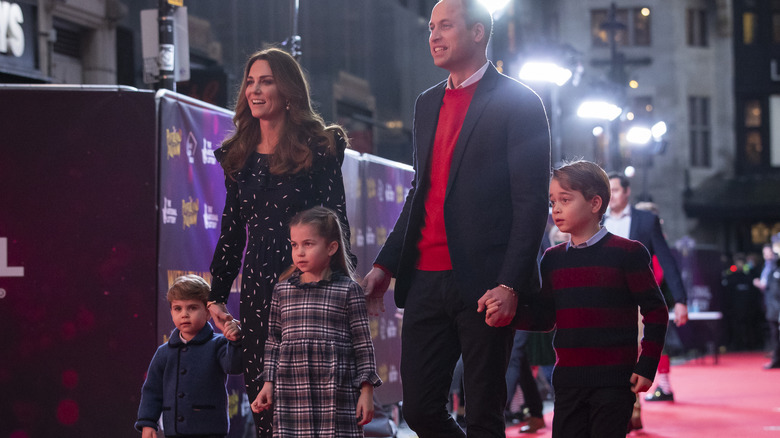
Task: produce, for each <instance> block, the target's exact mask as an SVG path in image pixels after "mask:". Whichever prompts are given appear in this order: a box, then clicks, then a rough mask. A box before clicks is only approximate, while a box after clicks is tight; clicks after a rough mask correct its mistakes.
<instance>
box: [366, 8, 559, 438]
mask: <svg viewBox="0 0 780 438" xmlns="http://www.w3.org/2000/svg"><path fill="white" fill-rule="evenodd" d="M492 24H493V23H492V17H491V15H490V12H489V11H488V10H487V8H486V7H485V6H484V5H483V4H482V2H480V1H479V0H442V1H439V2H438V3H436V5H435V6H434V7H433V10H432V12H431V19H430V22H429V29H430V36H429V40H428V42H429V45H430V53H431V56H432V57H433V61H434V63H435V64H436V65H437V66H438V67H441V68H443V69H445V70H447V71H448V72H449V77H448V78H447V80H446V81H443V82H441V83H439V84H437V85H435V86H434V87H432V88H430V89H429V90H427V91H425V92H423V93H422V94H421V95H420V96H419V97H418V99H417V102H416V104H415V110H414V132H413V149H414V163H415V166H414V170H415V172H414V179H413V181H412V187H411V189H410V191H409V194H408V196H407V197H406V201H405V203H404V206H403V209H402V212H401V215H400V217H399V218H398V220H397V221H396V223H395V226H394V227H393V230H392V232H390V234H389V235H388V237H387V241H386V242H385V244H384V246H383V247H382V249H381V250H380V252H379V255H378V256H377V258H376V260H375V262H374V267H373V269H371V271H370V272H369V273H368V274H367V275H366V277H365V280H364V285H365V290H366V296H367V298H368V306H369V312H370V313H378V312H380V311H383V310H384V309H383V303H382V299H383V296H384V293H385V292H386V291H387V288H388V286H389V284H390V280H391V278H392V277H395V278H396V282H395V302H396V305H397V306H398V307H399V308H404V316H403V331H402V333H401V336H402V339H401V341H402V342H401V380H402V385H403V401H404V404H403V410H404V418H405V419H406V422H407V424H409V426H410V428H411V429H412V430H414V431H415V432H416V433H417V435H418V436H420V437H421V438H426V437H434V436H442V437H443V436H446V437H463V436H465V435H464V432H463V430H462V429H461V428H460V427H459V426H458V424H457V423H456V422H455V420H454V419H453V418H452V417H451V416H450V415H449V412H448V411H447V394H448V392H449V387H450V384H451V382H452V372H453V369H454V368H455V364H456V362H457V361H458V357H459V356H460V355H461V353H462V355H463V372H464V376H463V384H464V389H465V394H466V423H467V427H466V433H467V434H468V436H469V437H488V436H490V437H500V436H504V435H505V431H506V425H505V422H504V406H505V404H506V382H505V380H504V374H505V372H506V368H507V363H508V362H509V357H510V353H511V349H512V340H513V338H514V331H513V329H512V327H510V326H509V324H510V322H511V321H512V318H513V317H514V314H515V311H516V309H517V305H518V301H517V294H520V293H526V292H529V291H531V290H534V291H535V290H538V287H539V286H538V283H539V273H538V265H537V261H536V257H537V254H538V251H539V246H540V244H541V240H542V234H543V233H544V228H545V223H546V221H547V186H548V184H549V173H550V170H549V169H550V130H549V125H548V123H547V115H546V113H545V110H544V106H543V105H542V102H541V100H540V98H539V96H538V95H537V94H536V93H534V92H533V91H532V90H530V89H529V88H528V87H526V86H524V85H523V84H521V83H519V82H517V81H515V80H513V79H511V78H509V77H507V76H504V75H502V74H500V73H499V72H498V71H497V70H496V68H495V67H493V65H492V64H491V63H490V62H488V60H487V45H488V40H489V39H490V34H491V32H492ZM492 297H495V298H498V299H499V301H500V305H499V311H497V312H494V313H492V314H491V318H489V319H487V320H486V319H485V317H484V314H483V313H480V311H481V312H484V302H485V300H487V299H488V298H492Z"/></svg>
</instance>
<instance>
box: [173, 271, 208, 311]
mask: <svg viewBox="0 0 780 438" xmlns="http://www.w3.org/2000/svg"><path fill="white" fill-rule="evenodd" d="M210 293H211V286H209V284H208V283H206V280H204V279H203V278H201V277H199V276H197V275H193V274H190V275H182V276H181V277H179V278H177V279H176V280H175V281H174V282H173V285H172V286H171V288H170V289H168V295H167V296H166V298H167V299H168V303H171V302H172V301H173V300H198V301H203V305H204V306H205V305H206V303H207V302H208V300H209V294H210Z"/></svg>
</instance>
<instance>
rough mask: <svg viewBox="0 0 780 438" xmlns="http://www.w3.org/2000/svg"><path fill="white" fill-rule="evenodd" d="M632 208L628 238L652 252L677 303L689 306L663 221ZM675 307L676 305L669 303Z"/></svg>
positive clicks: (647, 212)
mask: <svg viewBox="0 0 780 438" xmlns="http://www.w3.org/2000/svg"><path fill="white" fill-rule="evenodd" d="M630 208H631V228H630V229H629V232H628V238H629V239H632V240H638V241H639V242H641V243H642V245H644V246H645V248H647V250H648V251H650V255H651V256H652V255H655V256H656V257H658V263H659V264H660V265H661V268H662V269H663V270H664V280H666V285H667V286H669V291H670V292H671V293H672V297H673V298H674V301H675V303H681V304H685V305H687V304H688V296H687V294H686V293H685V287H684V286H683V281H682V276H681V275H680V270H679V269H678V268H677V262H676V261H675V259H674V256H673V255H672V251H671V250H670V249H669V245H668V244H667V243H666V238H665V237H664V233H663V231H662V230H661V220H660V219H659V218H658V216H656V215H655V214H653V213H652V212H649V211H644V210H637V209H636V208H634V207H633V206H631V207H630ZM667 305H668V306H669V307H673V306H674V303H667Z"/></svg>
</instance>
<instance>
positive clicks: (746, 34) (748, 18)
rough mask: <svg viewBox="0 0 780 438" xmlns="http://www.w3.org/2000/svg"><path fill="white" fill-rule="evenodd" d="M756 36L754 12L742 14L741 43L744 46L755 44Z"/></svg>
mask: <svg viewBox="0 0 780 438" xmlns="http://www.w3.org/2000/svg"><path fill="white" fill-rule="evenodd" d="M757 35H758V17H757V16H756V13H755V12H745V13H744V14H742V43H743V44H744V45H746V46H749V45H752V44H755V42H756V36H757Z"/></svg>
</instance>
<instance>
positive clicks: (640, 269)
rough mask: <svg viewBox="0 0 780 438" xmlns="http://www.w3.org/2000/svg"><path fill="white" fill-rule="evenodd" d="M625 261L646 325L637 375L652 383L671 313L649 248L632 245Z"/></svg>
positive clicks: (628, 282)
mask: <svg viewBox="0 0 780 438" xmlns="http://www.w3.org/2000/svg"><path fill="white" fill-rule="evenodd" d="M625 262H626V270H625V272H626V283H627V284H628V287H629V290H630V291H631V295H632V296H633V297H634V300H635V301H636V303H637V305H638V306H639V312H640V313H641V314H642V322H643V323H644V326H645V328H644V333H643V336H642V341H641V353H640V355H639V359H638V361H637V364H636V367H635V371H634V372H635V373H637V374H639V375H640V376H643V377H646V378H648V379H650V380H653V379H655V372H656V370H657V369H658V361H659V360H660V358H661V351H662V350H663V347H664V339H665V337H666V328H667V325H668V322H669V310H668V309H667V307H666V302H665V301H664V297H663V294H662V293H661V289H659V288H658V284H657V283H656V282H655V277H654V276H653V270H652V268H651V266H650V253H648V252H647V249H645V248H644V247H643V246H641V245H640V244H637V245H635V246H633V247H632V249H631V251H630V252H629V254H627V257H626V261H625Z"/></svg>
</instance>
